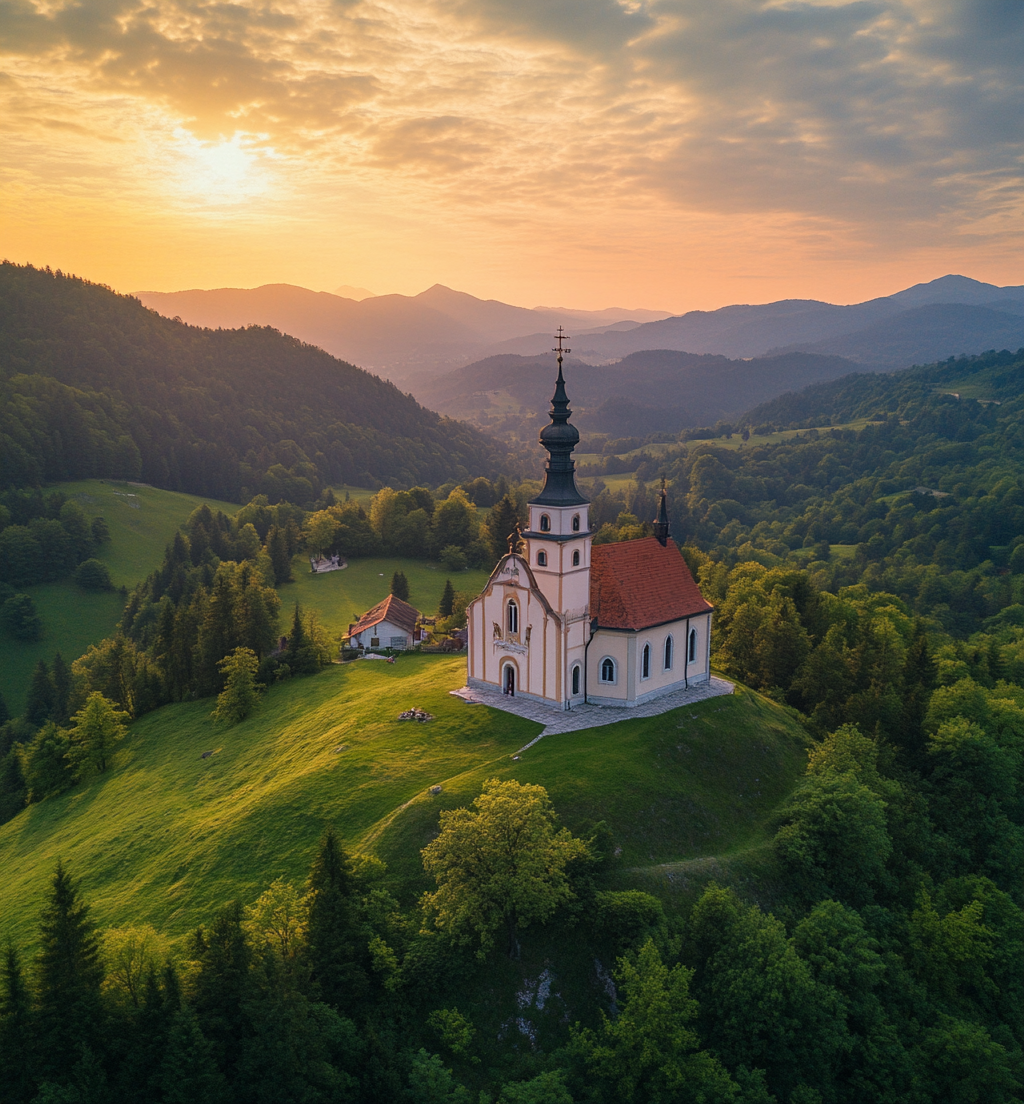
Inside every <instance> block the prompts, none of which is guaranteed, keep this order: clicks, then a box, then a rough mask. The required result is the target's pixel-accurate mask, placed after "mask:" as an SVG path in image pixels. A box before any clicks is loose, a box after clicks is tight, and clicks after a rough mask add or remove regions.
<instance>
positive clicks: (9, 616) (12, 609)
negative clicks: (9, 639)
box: [0, 594, 43, 640]
mask: <svg viewBox="0 0 1024 1104" xmlns="http://www.w3.org/2000/svg"><path fill="white" fill-rule="evenodd" d="M0 625H2V626H3V627H4V629H5V630H6V631H7V632H9V633H10V634H11V636H13V637H15V639H17V640H38V639H39V637H40V636H42V633H43V623H42V621H41V620H40V618H39V612H38V611H37V610H36V604H35V602H33V601H32V596H31V595H30V594H15V596H14V597H13V598H8V599H7V601H6V602H4V604H3V607H2V608H0Z"/></svg>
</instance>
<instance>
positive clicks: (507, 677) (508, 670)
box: [501, 663, 516, 698]
mask: <svg viewBox="0 0 1024 1104" xmlns="http://www.w3.org/2000/svg"><path fill="white" fill-rule="evenodd" d="M501 688H502V690H503V691H504V692H505V693H506V694H508V696H509V697H511V698H514V697H515V696H516V668H515V664H513V663H506V664H505V668H504V671H503V673H502V679H501Z"/></svg>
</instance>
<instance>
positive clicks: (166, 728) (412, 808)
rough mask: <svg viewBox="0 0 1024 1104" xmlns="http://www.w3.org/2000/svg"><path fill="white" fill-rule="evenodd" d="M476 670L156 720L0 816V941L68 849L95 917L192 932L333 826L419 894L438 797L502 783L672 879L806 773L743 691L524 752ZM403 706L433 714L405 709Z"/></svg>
mask: <svg viewBox="0 0 1024 1104" xmlns="http://www.w3.org/2000/svg"><path fill="white" fill-rule="evenodd" d="M464 670H465V661H464V660H462V659H445V658H441V657H433V656H406V657H403V658H402V659H401V660H400V661H399V662H398V663H397V664H395V665H393V666H392V665H389V664H386V663H368V662H357V663H353V664H350V665H346V666H344V667H333V668H330V669H328V670H326V671H324V672H322V673H321V674H319V675H317V676H314V677H312V678H306V679H295V680H292V681H290V682H287V683H282V684H279V685H277V686H275V687H274V688H272V689H271V690H270V692H269V693H268V695H267V698H266V700H265V702H264V704H263V706H262V708H261V709H260V711H259V712H258V713H257V714H256V715H255V716H253V717H252V718H250V719H249V720H248V721H245V722H243V723H242V724H240V725H237V726H235V727H233V728H223V727H219V726H217V725H216V724H215V722H214V721H213V720H212V719H211V717H210V708H211V704H212V703H211V702H210V701H209V700H206V701H199V702H189V703H183V704H180V705H172V706H167V707H165V708H163V709H160V710H158V711H156V712H155V713H152V714H149V715H148V716H146V717H144V718H143V719H142V720H140V721H138V722H136V724H134V725H133V726H132V728H131V730H130V733H129V736H128V739H127V740H126V742H125V743H124V745H123V746H122V747H121V749H120V750H119V751H118V753H117V757H116V762H115V764H114V766H113V767H112V768H111V770H110V771H109V772H108V773H107V774H105V775H102V776H99V777H94V778H92V779H90V780H89V781H88V782H86V783H84V784H82V785H80V786H78V787H77V788H75V789H73V790H71V791H70V792H68V793H66V794H64V795H62V796H60V797H57V798H51V799H48V800H46V801H44V802H42V803H40V804H38V805H32V806H29V807H28V808H27V809H25V810H24V811H23V812H22V813H20V814H19V815H18V816H17V817H15V819H14V820H12V821H10V822H9V823H7V824H6V825H4V826H3V827H2V828H0V868H2V869H4V870H5V871H6V872H7V873H6V875H5V878H4V879H3V883H2V885H0V916H2V917H3V922H2V928H3V929H4V930H3V931H2V932H0V936H3V937H6V936H11V937H13V939H14V940H15V942H16V943H20V944H21V945H22V946H25V945H27V944H29V943H30V942H31V941H32V939H33V938H34V925H35V920H36V917H37V915H38V912H39V908H40V904H41V900H42V895H43V892H44V889H45V884H46V878H47V875H48V874H49V873H50V871H51V870H52V868H53V865H54V863H55V862H56V860H57V857H58V856H60V857H61V858H62V859H63V861H64V862H65V863H67V864H68V866H69V867H70V868H71V869H72V870H73V871H75V872H76V873H77V874H79V875H81V877H82V879H83V888H84V891H85V893H86V895H87V897H88V899H89V900H90V901H91V903H92V906H93V910H94V915H95V917H96V919H97V921H98V922H99V923H100V924H101V925H125V924H141V923H152V924H153V925H154V926H156V927H157V928H158V929H160V930H162V931H164V932H166V933H167V934H168V935H171V936H176V937H180V936H182V935H184V934H185V933H186V932H188V931H189V930H190V928H192V927H193V926H194V925H195V924H196V923H198V922H199V921H200V920H204V919H207V918H208V917H209V915H210V913H211V911H212V910H213V909H214V908H216V907H218V906H219V905H221V904H222V903H224V902H225V901H226V900H229V899H231V898H233V897H234V898H239V899H241V900H243V901H247V900H251V899H253V898H255V897H256V896H257V895H258V894H259V893H260V892H262V890H263V889H264V888H265V887H266V886H267V885H268V884H269V883H270V882H271V881H272V880H273V879H274V878H278V877H284V878H287V879H291V880H293V881H295V882H300V881H301V880H302V878H303V877H304V875H305V873H306V870H307V869H308V865H309V862H310V858H311V855H312V852H313V848H314V846H315V843H316V839H317V837H318V835H319V834H320V832H321V831H322V830H323V827H324V825H325V824H326V823H333V824H334V825H335V826H336V827H337V829H338V831H339V832H340V833H341V834H342V835H343V836H344V837H345V839H346V840H347V841H348V843H349V844H350V845H351V846H353V847H355V849H356V850H357V851H360V852H363V853H366V854H374V855H377V856H379V857H380V858H382V859H384V860H385V861H386V862H387V863H388V864H389V869H388V880H389V883H390V885H391V886H392V888H393V890H395V891H397V892H398V893H399V895H400V896H401V898H402V899H403V900H404V901H407V902H408V901H411V900H412V899H413V898H414V896H415V895H416V894H417V893H418V892H419V891H420V890H421V889H422V888H423V886H424V881H423V874H422V871H421V869H420V865H419V848H421V847H423V846H424V845H425V844H426V843H427V842H428V841H429V839H430V838H431V835H432V833H433V832H434V831H436V826H437V815H438V812H439V810H440V809H442V808H451V807H454V806H458V805H463V804H467V803H468V802H469V801H471V800H472V799H473V797H475V796H476V794H477V793H479V790H480V786H481V784H482V783H483V781H484V780H485V779H486V778H489V777H494V776H497V777H502V778H515V779H518V780H520V781H524V782H533V783H539V784H542V785H544V786H546V787H547V788H548V790H549V792H550V794H551V797H552V799H553V801H554V803H555V807H556V808H557V809H558V810H559V812H560V813H561V814H562V817H563V819H564V821H565V823H566V824H567V825H568V826H569V827H570V828H581V827H583V826H584V825H585V824H586V823H592V822H594V821H596V820H600V819H604V820H605V821H606V822H607V823H608V825H609V827H610V829H611V831H612V833H613V836H614V838H615V842H616V845H617V846H618V847H621V849H622V850H621V855H620V858H619V861H618V866H619V868H620V874H619V875H617V877H619V879H620V881H622V882H628V881H630V880H631V879H635V878H636V877H637V876H639V875H640V874H641V873H642V872H645V871H646V872H648V876H653V877H654V879H655V881H654V882H652V884H661V886H662V888H663V889H666V890H667V888H668V886H667V882H665V879H664V877H661V880H660V883H659V882H658V881H657V879H658V872H657V868H658V867H659V864H662V863H667V862H674V861H679V860H692V859H701V858H707V857H709V856H719V857H722V856H727V855H729V854H732V853H735V852H738V851H743V850H744V849H748V848H751V847H756V846H758V845H759V844H760V843H762V842H763V841H764V840H765V839H766V838H767V828H766V824H767V821H768V820H769V818H770V816H771V813H772V810H773V809H774V808H775V807H776V806H777V805H778V803H779V802H780V801H781V800H782V799H783V798H784V797H785V796H786V795H787V794H788V793H789V792H790V790H791V789H792V787H793V785H794V784H795V781H796V779H797V777H798V776H799V775H800V774H801V772H802V771H803V768H804V764H805V739H806V738H805V736H804V735H803V734H802V730H801V729H800V728H799V726H798V725H797V724H795V722H793V721H792V720H791V719H790V718H789V717H788V716H787V714H786V713H785V711H784V710H782V709H781V708H780V707H778V706H776V705H774V704H772V703H771V702H769V701H767V700H765V699H763V698H759V697H757V696H756V695H754V694H752V693H750V692H748V691H739V692H737V693H736V694H735V695H733V696H732V697H729V698H715V699H711V700H709V701H705V702H699V703H696V704H694V705H692V706H689V707H686V708H685V709H683V710H676V711H674V712H671V713H666V714H663V715H662V716H661V717H654V718H647V719H639V720H629V719H625V720H623V721H621V722H619V723H617V724H614V725H608V726H605V727H602V728H597V729H590V730H586V731H582V732H577V733H573V734H570V735H564V736H551V737H547V738H545V739H544V740H542V741H541V742H540V743H539V744H537V745H535V746H534V747H533V748H531V749H530V751H529V752H526V753H524V754H523V756H522V758H521V759H520V760H519V761H518V762H514V761H513V760H512V758H511V756H512V754H513V753H515V752H516V751H517V750H518V749H519V748H520V747H522V745H523V744H525V743H527V742H528V741H529V740H530V739H532V738H533V737H534V736H535V735H536V734H537V733H538V731H539V729H538V726H537V725H536V724H533V723H532V722H529V721H525V720H522V719H520V718H517V717H514V716H510V715H509V714H505V713H500V712H498V711H496V710H491V709H489V708H487V707H484V706H472V707H470V706H467V705H465V704H464V703H463V702H462V701H460V700H459V699H456V698H453V697H451V696H450V695H449V693H448V691H449V690H450V689H452V688H454V687H457V686H459V685H461V683H462V680H463V676H464ZM410 705H417V706H421V707H422V708H424V709H427V710H429V711H430V712H431V713H433V714H435V717H436V719H435V720H434V721H432V722H430V723H429V724H426V725H419V724H402V723H400V722H398V721H397V720H396V719H395V718H396V714H397V713H398V711H399V710H400V709H402V708H406V707H408V706H410ZM205 752H212V754H211V755H210V756H209V757H207V758H202V756H203V754H204V753H205ZM435 785H440V786H442V791H441V793H440V795H438V796H433V795H431V794H430V793H429V787H431V786H435ZM652 867H654V868H655V869H654V870H653V871H652V870H651V868H652Z"/></svg>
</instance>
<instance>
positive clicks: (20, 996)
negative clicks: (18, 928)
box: [0, 944, 33, 1104]
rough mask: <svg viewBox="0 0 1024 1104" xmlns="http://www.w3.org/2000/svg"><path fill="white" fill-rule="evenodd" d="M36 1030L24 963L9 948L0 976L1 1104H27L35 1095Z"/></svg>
mask: <svg viewBox="0 0 1024 1104" xmlns="http://www.w3.org/2000/svg"><path fill="white" fill-rule="evenodd" d="M32 1027H33V1025H32V1006H31V1001H30V999H29V994H28V988H27V986H26V985H25V977H24V974H23V973H22V969H21V961H20V959H19V957H18V952H17V951H16V950H15V949H14V947H13V946H12V945H11V944H8V945H7V948H6V950H5V951H4V955H3V973H2V975H0V1104H27V1101H28V1100H29V1099H30V1097H31V1095H32V1079H31V1066H32Z"/></svg>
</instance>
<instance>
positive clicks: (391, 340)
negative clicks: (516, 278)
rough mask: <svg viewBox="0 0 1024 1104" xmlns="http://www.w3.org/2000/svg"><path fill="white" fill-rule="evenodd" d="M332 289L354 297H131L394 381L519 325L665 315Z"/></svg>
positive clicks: (292, 290) (268, 293)
mask: <svg viewBox="0 0 1024 1104" xmlns="http://www.w3.org/2000/svg"><path fill="white" fill-rule="evenodd" d="M338 290H339V291H341V290H346V291H350V292H352V293H353V297H352V298H345V297H344V296H341V295H337V294H335V295H332V294H331V293H330V292H325V291H319V292H318V291H309V290H308V289H306V288H301V287H295V286H294V285H292V284H264V285H263V286H262V287H258V288H251V289H246V288H218V289H216V290H213V291H198V290H195V291H174V292H159V291H142V292H138V293H137V297H138V298H139V299H140V300H141V301H142V302H143V304H145V306H147V307H151V308H152V309H153V310H155V311H159V313H160V314H162V315H165V316H166V317H168V318H180V319H181V320H182V321H183V322H188V323H190V324H191V325H193V326H206V327H209V328H211V329H237V328H238V327H241V326H251V325H259V326H273V327H274V328H275V329H278V330H281V331H282V332H284V333H287V334H291V335H292V336H293V337H297V338H299V339H300V340H302V341H305V342H307V343H309V344H311V345H319V346H320V348H322V349H325V350H326V351H327V352H329V353H331V354H333V355H334V356H336V357H339V358H341V359H342V360H346V361H348V362H350V363H353V364H358V365H359V366H360V367H362V368H365V369H367V370H369V371H372V372H374V373H376V374H377V375H382V376H388V377H390V378H392V379H394V380H396V381H403V382H409V381H412V380H415V379H418V378H420V379H422V378H424V377H428V376H432V375H438V374H439V373H441V372H444V371H447V370H450V369H451V368H453V367H455V366H456V365H461V364H466V363H467V362H469V361H472V360H476V359H478V358H479V357H481V356H484V355H486V354H487V353H488V351H489V350H490V349H491V347H492V346H493V345H494V344H495V343H496V342H502V341H506V340H510V339H514V338H517V337H523V336H525V335H528V334H540V333H543V334H544V335H546V336H544V338H543V342H544V345H543V347H544V348H547V349H549V348H550V346H551V333H552V332H553V330H554V329H555V328H556V327H557V326H560V325H561V326H566V327H570V328H572V330H573V332H576V333H587V332H589V331H591V330H599V331H601V332H604V331H606V330H608V331H613V332H614V331H617V330H620V329H622V328H626V329H628V328H631V327H635V326H638V325H642V324H644V323H647V322H650V321H651V320H653V319H660V318H666V317H668V316H669V312H668V311H655V310H637V311H629V310H627V309H625V308H623V307H613V308H610V309H609V310H606V311H582V310H570V309H565V308H561V307H537V308H536V309H533V310H530V309H528V308H526V307H514V306H511V305H509V304H508V303H501V302H499V301H498V300H496V299H477V298H476V297H475V296H473V295H467V294H466V293H465V292H461V291H453V290H452V289H451V288H447V287H444V286H443V285H441V284H435V285H434V286H433V287H431V288H428V289H427V290H426V291H424V292H421V293H420V294H419V295H411V296H410V295H370V294H369V293H367V291H366V288H348V287H346V288H344V289H342V288H339V289H338ZM355 296H358V297H359V298H358V299H357V298H356V297H355ZM634 316H635V317H634Z"/></svg>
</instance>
